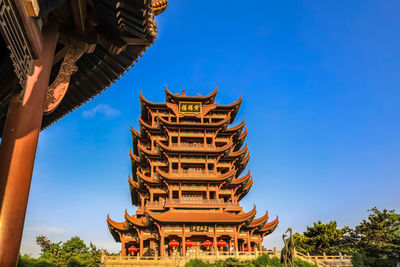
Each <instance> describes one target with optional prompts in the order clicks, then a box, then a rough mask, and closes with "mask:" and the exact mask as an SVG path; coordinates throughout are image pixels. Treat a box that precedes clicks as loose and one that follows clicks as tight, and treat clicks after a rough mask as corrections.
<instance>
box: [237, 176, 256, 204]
mask: <svg viewBox="0 0 400 267" xmlns="http://www.w3.org/2000/svg"><path fill="white" fill-rule="evenodd" d="M252 186H253V178H250V180H249V182H248V183H247V185H246V186H245V188H244V189H243V192H242V193H241V194H240V196H239V199H238V200H239V201H240V200H242V198H244V197H245V196H246V195H247V193H249V191H250V189H251V187H252Z"/></svg>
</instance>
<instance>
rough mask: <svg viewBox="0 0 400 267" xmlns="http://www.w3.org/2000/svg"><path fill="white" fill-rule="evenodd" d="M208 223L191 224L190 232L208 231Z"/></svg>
mask: <svg viewBox="0 0 400 267" xmlns="http://www.w3.org/2000/svg"><path fill="white" fill-rule="evenodd" d="M208 229H209V228H208V225H191V226H190V232H208Z"/></svg>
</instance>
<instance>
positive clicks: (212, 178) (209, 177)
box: [156, 167, 235, 182]
mask: <svg viewBox="0 0 400 267" xmlns="http://www.w3.org/2000/svg"><path fill="white" fill-rule="evenodd" d="M156 172H157V173H158V174H159V175H160V176H162V177H163V178H165V179H167V180H179V181H183V180H185V181H218V182H220V181H224V180H227V179H229V178H232V177H233V176H234V175H235V171H234V170H231V171H229V172H227V173H225V174H221V175H199V176H188V175H185V174H181V175H179V176H178V175H176V176H175V175H170V174H168V173H166V172H163V171H162V170H160V169H159V168H158V167H156Z"/></svg>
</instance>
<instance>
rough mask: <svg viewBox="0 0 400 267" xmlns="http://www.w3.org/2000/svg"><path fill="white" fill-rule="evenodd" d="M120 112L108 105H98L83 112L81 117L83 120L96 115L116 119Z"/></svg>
mask: <svg viewBox="0 0 400 267" xmlns="http://www.w3.org/2000/svg"><path fill="white" fill-rule="evenodd" d="M120 113H121V112H120V111H119V110H117V109H115V108H113V107H111V106H109V105H105V104H99V105H97V106H95V107H94V108H92V109H89V110H85V111H83V113H82V115H83V117H85V118H92V117H94V116H95V115H97V114H100V115H104V116H105V117H107V118H112V117H116V116H118V115H119V114H120Z"/></svg>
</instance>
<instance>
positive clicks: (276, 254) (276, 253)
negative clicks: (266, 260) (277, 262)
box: [274, 247, 278, 258]
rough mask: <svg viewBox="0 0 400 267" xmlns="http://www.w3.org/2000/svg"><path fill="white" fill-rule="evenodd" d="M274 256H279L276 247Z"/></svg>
mask: <svg viewBox="0 0 400 267" xmlns="http://www.w3.org/2000/svg"><path fill="white" fill-rule="evenodd" d="M274 257H277V258H278V251H277V250H276V247H274Z"/></svg>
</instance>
